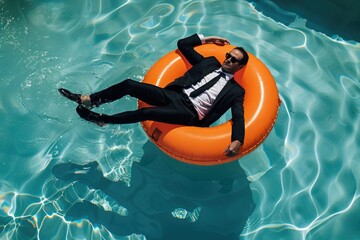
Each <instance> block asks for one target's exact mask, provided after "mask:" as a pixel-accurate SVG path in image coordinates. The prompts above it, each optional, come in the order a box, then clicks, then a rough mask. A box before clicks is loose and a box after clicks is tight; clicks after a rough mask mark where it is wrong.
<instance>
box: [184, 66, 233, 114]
mask: <svg viewBox="0 0 360 240" xmlns="http://www.w3.org/2000/svg"><path fill="white" fill-rule="evenodd" d="M219 71H222V70H221V68H219V69H217V70H215V71H214V72H211V73H209V74H208V75H206V76H205V77H204V78H203V79H201V81H199V82H197V83H196V84H195V85H191V87H189V88H186V89H184V93H185V94H186V95H187V96H188V97H189V99H190V101H191V102H192V104H193V105H194V108H195V110H196V111H197V113H198V116H199V119H200V120H201V119H203V118H204V117H205V116H206V114H207V113H208V112H209V111H210V109H211V108H212V105H213V103H214V101H215V99H216V97H217V96H218V95H219V93H220V91H221V90H222V89H223V88H224V86H225V85H226V83H227V82H228V81H229V80H230V79H231V78H233V76H234V75H233V74H230V73H226V72H223V73H224V74H225V76H224V77H220V79H219V80H218V81H217V82H216V83H215V85H214V86H212V87H211V88H210V89H208V90H205V91H204V92H203V93H201V94H200V95H198V96H196V97H194V98H192V97H190V93H191V92H193V91H194V90H195V89H198V88H199V87H201V86H203V85H204V84H206V83H207V82H209V81H210V80H212V79H213V78H215V77H216V76H218V75H219Z"/></svg>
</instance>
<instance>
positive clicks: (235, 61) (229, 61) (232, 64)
mask: <svg viewBox="0 0 360 240" xmlns="http://www.w3.org/2000/svg"><path fill="white" fill-rule="evenodd" d="M242 58H243V54H242V52H241V51H240V50H238V49H233V50H231V51H230V52H229V53H228V54H226V57H225V60H224V62H223V64H222V66H221V68H222V69H223V70H224V71H226V72H228V73H232V74H234V73H235V72H236V71H237V70H239V69H241V68H242V67H243V66H244V65H240V63H239V61H240V60H241V59H242Z"/></svg>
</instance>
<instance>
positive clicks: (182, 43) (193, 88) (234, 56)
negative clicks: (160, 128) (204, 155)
mask: <svg viewBox="0 0 360 240" xmlns="http://www.w3.org/2000/svg"><path fill="white" fill-rule="evenodd" d="M206 43H215V44H217V45H225V44H229V43H230V42H229V41H228V40H227V39H224V38H221V37H217V36H211V37H204V36H203V35H201V34H194V35H192V36H190V37H187V38H184V39H181V40H179V41H178V48H179V50H180V52H181V53H182V54H183V55H184V57H185V58H186V59H187V60H188V61H189V63H190V64H191V65H192V68H190V69H189V70H188V71H187V72H186V73H185V74H184V75H183V76H182V77H180V78H178V79H175V80H174V81H173V82H171V83H170V84H168V85H167V86H166V87H165V88H160V87H157V86H153V85H150V84H145V83H141V82H137V81H134V80H131V79H127V80H124V81H122V82H120V83H118V84H116V85H113V86H111V87H109V88H107V89H105V90H102V91H99V92H96V93H94V94H91V95H81V94H74V93H71V92H70V91H68V90H66V89H63V88H60V89H59V92H60V93H61V94H62V95H63V96H65V97H67V98H68V99H70V100H72V101H75V102H77V103H78V104H79V106H78V107H77V109H76V111H77V113H78V114H79V115H80V117H82V118H84V119H85V120H88V121H91V122H94V123H96V124H98V125H100V126H103V125H104V124H106V123H111V124H126V123H135V122H140V121H144V120H154V121H159V122H165V123H172V124H182V125H191V126H201V127H207V126H210V125H211V124H212V123H214V122H215V121H216V120H218V119H219V118H220V117H221V115H223V114H224V113H225V112H226V111H227V110H228V109H229V108H231V112H232V122H233V123H232V135H231V143H230V145H229V146H228V148H227V149H226V150H225V153H226V155H227V156H228V157H231V156H234V155H236V154H237V153H238V151H239V149H240V147H241V145H242V144H243V143H244V134H245V127H244V108H243V100H244V95H245V90H244V89H243V88H242V87H241V86H240V85H239V84H237V83H236V82H235V80H234V79H233V76H234V74H235V72H236V71H238V70H240V69H241V68H243V67H244V66H245V65H246V63H247V61H248V55H247V53H246V51H245V50H244V49H243V48H240V47H237V48H234V49H233V50H231V51H230V52H229V53H227V54H226V59H225V60H224V62H223V63H222V64H220V63H219V61H218V60H217V59H216V58H215V57H207V58H205V57H203V56H202V55H201V54H199V53H198V52H196V51H195V49H194V47H196V46H198V45H201V44H206ZM125 95H130V96H132V97H135V98H138V99H140V100H141V101H144V102H146V103H148V104H150V105H152V106H153V107H148V108H142V109H138V110H135V111H128V112H123V113H118V114H115V115H111V116H109V115H106V114H98V113H95V112H92V111H90V110H89V108H92V107H94V106H99V105H100V104H103V103H108V102H112V101H114V100H117V99H119V98H122V97H123V96H125Z"/></svg>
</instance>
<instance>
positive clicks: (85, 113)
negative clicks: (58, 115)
mask: <svg viewBox="0 0 360 240" xmlns="http://www.w3.org/2000/svg"><path fill="white" fill-rule="evenodd" d="M76 112H77V113H78V114H79V116H80V117H81V118H83V119H85V120H87V121H89V122H93V123H95V124H97V125H99V126H101V127H102V126H104V125H105V123H104V121H102V120H101V117H102V116H103V115H102V114H99V113H96V112H92V111H90V110H89V109H88V108H86V107H84V106H82V105H79V106H77V108H76Z"/></svg>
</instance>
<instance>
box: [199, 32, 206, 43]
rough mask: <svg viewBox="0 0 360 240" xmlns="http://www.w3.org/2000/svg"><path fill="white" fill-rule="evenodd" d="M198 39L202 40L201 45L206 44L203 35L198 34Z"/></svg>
mask: <svg viewBox="0 0 360 240" xmlns="http://www.w3.org/2000/svg"><path fill="white" fill-rule="evenodd" d="M198 37H199V38H200V40H201V44H205V37H204V35H203V34H201V33H198Z"/></svg>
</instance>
